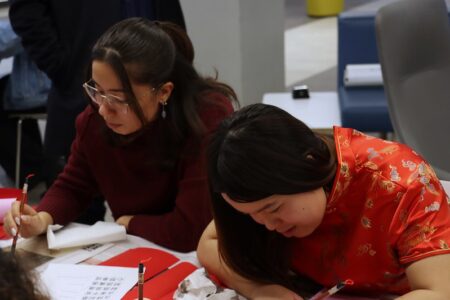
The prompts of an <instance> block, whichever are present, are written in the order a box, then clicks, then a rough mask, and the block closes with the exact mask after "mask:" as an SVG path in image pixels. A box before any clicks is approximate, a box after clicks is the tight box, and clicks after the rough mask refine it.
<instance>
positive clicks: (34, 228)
mask: <svg viewBox="0 0 450 300" xmlns="http://www.w3.org/2000/svg"><path fill="white" fill-rule="evenodd" d="M19 209H20V203H19V201H15V202H13V204H12V205H11V210H10V211H9V212H7V213H6V215H5V217H4V218H3V228H4V229H5V232H6V233H7V234H9V235H10V236H15V235H16V233H17V231H18V225H19V224H20V232H19V234H20V236H22V237H24V238H29V237H33V236H36V235H39V234H42V233H44V232H46V231H47V227H48V225H51V224H53V218H52V216H51V215H50V214H49V213H47V212H45V211H41V212H36V210H34V209H33V208H32V207H31V206H29V205H27V204H25V205H24V207H23V211H22V214H20V212H19Z"/></svg>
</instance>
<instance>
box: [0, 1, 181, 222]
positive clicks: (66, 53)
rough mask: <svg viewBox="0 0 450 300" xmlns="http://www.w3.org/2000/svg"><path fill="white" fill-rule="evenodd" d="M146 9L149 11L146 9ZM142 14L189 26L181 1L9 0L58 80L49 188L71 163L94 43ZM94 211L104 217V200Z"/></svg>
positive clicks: (13, 16) (13, 17) (41, 61)
mask: <svg viewBox="0 0 450 300" xmlns="http://www.w3.org/2000/svg"><path fill="white" fill-rule="evenodd" d="M145 3H146V4H145ZM149 3H151V5H150V4H149ZM144 4H145V5H144ZM147 9H148V10H149V11H148V12H146V11H144V10H147ZM138 13H139V14H141V15H147V16H148V17H150V18H154V19H156V20H168V21H172V22H174V23H177V24H179V25H181V26H182V27H183V28H184V27H185V26H184V19H183V15H182V12H181V7H180V4H179V1H178V0H157V1H148V0H147V1H138V0H74V1H60V0H11V1H10V10H9V18H10V21H11V24H12V26H13V29H14V31H15V32H16V33H17V34H18V35H19V36H20V37H21V38H22V43H23V46H24V48H25V50H26V51H27V52H28V54H29V55H30V57H31V58H32V59H33V60H34V61H35V62H36V64H37V65H38V67H39V68H40V69H41V70H43V71H44V72H45V73H46V74H47V75H48V77H49V78H50V79H51V80H52V83H53V85H52V89H51V90H50V93H49V96H48V102H47V114H48V117H47V126H46V131H45V139H44V156H45V168H46V169H45V174H44V176H45V178H46V183H47V186H48V187H49V186H50V185H51V184H52V183H53V181H54V180H55V178H56V176H57V175H58V174H59V173H60V172H61V171H62V169H63V167H64V165H65V163H66V161H67V157H68V155H69V152H70V145H71V143H72V141H73V139H74V137H75V118H76V116H77V115H78V114H79V113H80V112H82V111H83V109H84V108H85V107H86V105H87V103H88V101H87V98H86V96H85V95H84V94H83V90H82V87H81V85H82V83H83V82H84V79H85V77H86V69H87V65H88V63H89V59H90V51H91V48H92V46H93V44H94V43H95V41H96V40H97V39H98V37H100V35H101V34H102V33H103V32H104V31H106V29H107V28H109V27H110V26H111V25H113V24H114V23H117V22H118V21H120V20H121V19H123V18H125V17H130V16H132V14H138ZM95 211H97V212H95ZM92 214H94V215H95V214H97V215H100V216H103V215H104V207H103V203H101V205H100V206H99V207H97V208H96V209H94V212H93V213H88V215H92ZM96 219H98V218H97V217H94V218H93V219H91V218H89V217H88V219H87V220H82V221H83V222H86V223H92V222H94V221H95V220H96Z"/></svg>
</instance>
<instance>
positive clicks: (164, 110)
mask: <svg viewBox="0 0 450 300" xmlns="http://www.w3.org/2000/svg"><path fill="white" fill-rule="evenodd" d="M161 105H162V111H161V117H162V118H163V119H165V118H166V116H167V113H166V105H167V101H164V102H161Z"/></svg>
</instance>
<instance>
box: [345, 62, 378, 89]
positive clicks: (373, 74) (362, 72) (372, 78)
mask: <svg viewBox="0 0 450 300" xmlns="http://www.w3.org/2000/svg"><path fill="white" fill-rule="evenodd" d="M344 85H345V86H382V85H383V75H382V73H381V66H380V65H379V64H359V65H346V66H345V70H344Z"/></svg>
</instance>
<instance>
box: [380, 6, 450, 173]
mask: <svg viewBox="0 0 450 300" xmlns="http://www.w3.org/2000/svg"><path fill="white" fill-rule="evenodd" d="M375 27H376V37H377V47H378V54H379V57H380V63H381V67H382V73H383V78H384V86H385V91H386V94H387V99H388V108H389V114H390V117H391V121H392V125H393V127H394V132H395V133H396V135H397V136H398V138H399V140H400V141H401V142H403V143H405V144H407V145H409V146H410V147H412V148H413V149H415V150H416V151H417V152H418V153H420V154H421V155H422V156H423V157H424V158H425V159H427V161H428V162H429V163H430V164H431V165H432V166H433V168H434V169H435V171H436V173H437V174H438V177H439V178H440V179H444V180H450V137H449V134H450V25H449V17H448V11H447V6H446V3H445V1H444V0H400V1H398V2H395V3H392V4H389V5H387V6H384V7H382V8H381V9H380V10H379V11H378V13H377V16H376V20H375Z"/></svg>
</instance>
